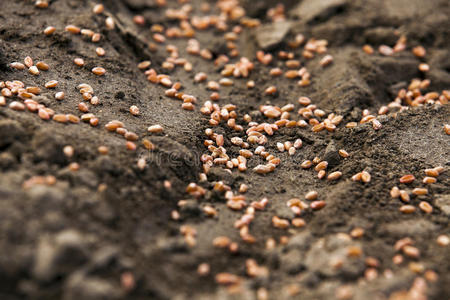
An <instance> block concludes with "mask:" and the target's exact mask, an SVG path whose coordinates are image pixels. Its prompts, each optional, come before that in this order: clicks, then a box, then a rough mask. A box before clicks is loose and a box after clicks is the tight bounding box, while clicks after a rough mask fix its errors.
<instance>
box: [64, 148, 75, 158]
mask: <svg viewBox="0 0 450 300" xmlns="http://www.w3.org/2000/svg"><path fill="white" fill-rule="evenodd" d="M63 152H64V155H65V156H66V157H68V158H70V157H72V156H73V154H74V152H75V150H74V148H73V147H72V146H70V145H67V146H64V148H63Z"/></svg>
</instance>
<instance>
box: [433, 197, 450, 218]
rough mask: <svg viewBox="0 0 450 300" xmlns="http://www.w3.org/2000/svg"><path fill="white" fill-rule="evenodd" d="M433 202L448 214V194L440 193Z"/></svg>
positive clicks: (449, 211) (449, 209)
mask: <svg viewBox="0 0 450 300" xmlns="http://www.w3.org/2000/svg"><path fill="white" fill-rule="evenodd" d="M434 204H435V205H436V206H437V207H438V208H439V209H440V210H441V211H442V212H443V213H444V214H446V215H447V216H450V194H446V195H440V196H438V198H437V199H436V200H435V202H434Z"/></svg>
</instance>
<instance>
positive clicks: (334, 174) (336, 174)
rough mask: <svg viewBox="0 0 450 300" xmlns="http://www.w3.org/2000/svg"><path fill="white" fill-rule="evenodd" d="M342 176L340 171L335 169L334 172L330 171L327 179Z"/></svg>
mask: <svg viewBox="0 0 450 300" xmlns="http://www.w3.org/2000/svg"><path fill="white" fill-rule="evenodd" d="M341 176H342V172H339V171H336V172H332V173H330V174H329V175H328V177H327V179H328V180H337V179H339V178H340V177H341Z"/></svg>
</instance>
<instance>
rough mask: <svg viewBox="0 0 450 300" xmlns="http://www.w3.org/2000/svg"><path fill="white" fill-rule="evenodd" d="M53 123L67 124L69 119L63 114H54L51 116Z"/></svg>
mask: <svg viewBox="0 0 450 300" xmlns="http://www.w3.org/2000/svg"><path fill="white" fill-rule="evenodd" d="M53 121H56V122H58V123H67V122H68V121H69V119H68V118H67V116H66V115H63V114H56V115H54V116H53Z"/></svg>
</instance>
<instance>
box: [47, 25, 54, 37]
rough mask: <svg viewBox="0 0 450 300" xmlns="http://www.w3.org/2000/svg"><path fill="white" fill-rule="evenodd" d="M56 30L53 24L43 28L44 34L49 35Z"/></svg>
mask: <svg viewBox="0 0 450 300" xmlns="http://www.w3.org/2000/svg"><path fill="white" fill-rule="evenodd" d="M55 31H56V28H55V27H53V26H48V27H46V28H45V29H44V34H45V35H47V36H49V35H52V34H53V33H54V32H55Z"/></svg>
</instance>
